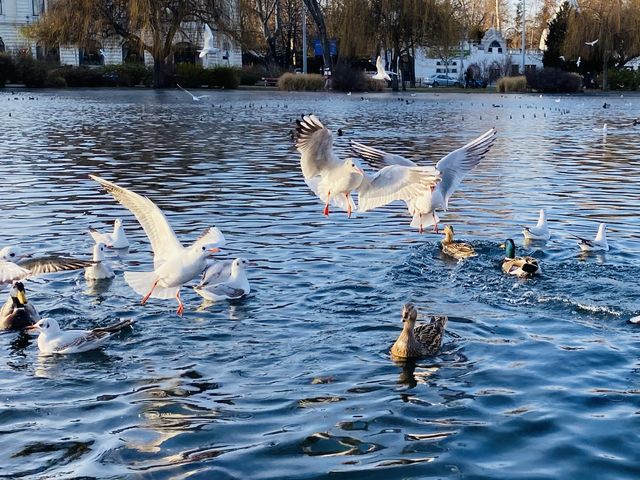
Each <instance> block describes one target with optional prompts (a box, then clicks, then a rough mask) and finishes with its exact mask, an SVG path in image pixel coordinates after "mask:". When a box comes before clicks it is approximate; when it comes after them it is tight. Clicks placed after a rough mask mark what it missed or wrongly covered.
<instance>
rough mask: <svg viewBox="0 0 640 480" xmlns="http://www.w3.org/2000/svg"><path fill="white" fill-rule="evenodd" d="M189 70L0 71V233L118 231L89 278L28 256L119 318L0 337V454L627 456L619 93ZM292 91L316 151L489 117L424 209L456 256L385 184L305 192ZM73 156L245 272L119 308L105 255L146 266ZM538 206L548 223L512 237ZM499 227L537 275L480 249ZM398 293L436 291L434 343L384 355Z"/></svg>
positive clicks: (348, 462)
mask: <svg viewBox="0 0 640 480" xmlns="http://www.w3.org/2000/svg"><path fill="white" fill-rule="evenodd" d="M208 93H211V97H210V98H207V99H206V102H202V103H190V102H188V101H187V99H186V98H185V96H184V94H180V93H179V92H174V91H158V92H155V91H149V90H95V91H94V90H91V91H89V90H86V91H71V90H70V91H49V92H37V93H35V94H31V93H22V92H19V93H18V94H16V95H10V94H9V92H6V91H5V92H4V93H0V118H2V140H1V141H0V154H1V156H2V158H3V162H2V164H3V167H2V172H3V177H2V179H3V181H2V182H1V183H0V193H1V198H2V202H0V221H1V222H2V227H3V228H2V232H1V234H0V246H1V245H5V244H18V243H19V244H20V245H22V246H23V248H24V249H26V250H29V251H33V252H40V253H54V252H63V253H70V254H73V255H76V256H88V255H90V251H91V247H92V244H91V239H90V237H89V235H88V234H87V229H88V228H89V227H90V226H94V227H96V228H99V229H107V228H109V226H110V224H111V223H112V221H113V220H114V219H115V218H117V217H122V218H123V219H124V225H125V228H126V230H127V232H128V235H129V238H130V239H131V240H132V241H133V244H132V247H131V249H130V250H129V252H128V253H127V254H121V255H119V256H118V255H115V254H112V255H111V257H112V261H113V264H114V267H115V269H116V271H117V273H118V276H117V277H116V279H115V280H114V281H113V282H112V283H111V284H110V285H106V286H103V287H102V288H100V289H97V290H96V289H92V288H89V287H88V286H87V284H86V283H85V280H84V278H83V276H82V275H81V274H66V275H61V276H55V277H49V278H44V279H43V278H40V279H37V280H34V281H30V282H29V283H28V293H29V295H30V299H31V301H32V302H33V303H34V304H35V305H36V306H37V307H38V308H39V310H40V312H41V314H44V315H47V316H51V317H53V318H56V319H58V320H59V321H60V323H61V324H62V325H63V327H64V328H92V327H95V326H98V325H103V324H105V323H109V322H113V321H115V320H116V319H117V318H135V319H136V320H137V326H136V327H135V329H134V330H133V331H131V332H124V333H122V334H121V335H119V336H118V337H116V338H114V339H112V341H111V342H110V343H109V344H108V345H107V346H106V348H104V349H103V350H100V351H96V352H92V353H87V354H81V355H75V356H67V357H58V356H56V357H49V356H38V353H37V345H36V344H35V339H31V338H28V337H24V336H20V335H18V334H16V333H5V334H2V335H0V349H1V351H2V353H1V355H2V361H1V362H0V365H1V366H0V392H1V400H0V432H1V435H0V454H1V457H2V462H1V464H0V476H3V477H5V478H19V477H28V478H75V477H82V478H87V477H97V478H167V479H169V478H171V479H187V478H188V479H195V478H197V479H209V478H215V479H225V478H237V479H241V478H321V477H325V476H329V475H330V476H331V477H332V478H345V479H346V478H349V479H355V478H363V479H372V478H381V479H387V478H443V477H448V478H512V479H515V478H527V479H529V478H580V477H581V478H638V476H640V467H639V466H638V451H640V440H639V438H638V435H637V430H638V427H639V426H640V423H639V421H638V413H639V412H640V395H639V394H640V379H639V367H640V365H639V362H638V359H637V352H638V347H639V345H638V343H639V339H640V335H639V333H638V332H639V330H638V329H637V328H634V326H633V325H630V324H628V323H627V320H628V318H629V317H630V316H633V315H637V314H638V313H640V311H639V310H640V298H639V296H640V294H639V291H638V281H637V279H638V273H637V272H638V267H639V265H640V244H639V241H640V222H639V220H638V217H639V215H640V201H639V197H638V195H639V194H638V175H639V174H640V155H639V148H638V133H639V131H640V130H639V128H640V127H633V126H631V125H630V124H631V121H632V119H633V118H635V116H637V115H638V112H639V111H640V97H637V96H635V97H634V96H631V95H625V97H624V98H618V96H611V97H607V98H606V100H607V102H609V103H611V105H612V106H611V108H610V109H603V108H602V103H603V101H604V99H603V97H595V98H594V97H553V96H548V97H547V96H545V97H542V98H539V97H538V96H510V97H508V98H502V97H500V96H499V95H483V94H475V95H445V94H441V95H437V94H418V95H417V96H416V97H409V96H408V95H405V96H404V97H403V96H402V95H398V96H395V95H392V94H380V95H375V96H373V95H371V96H368V98H367V99H366V101H363V100H361V99H360V96H359V95H356V94H354V95H352V96H350V97H347V96H346V95H339V94H331V95H327V94H286V93H280V92H266V93H262V92H213V93H212V92H208ZM29 95H35V96H36V97H37V100H28V96H29ZM400 97H403V100H399V99H398V98H400ZM557 98H559V99H560V101H556V99H557ZM309 112H315V113H316V114H317V115H318V116H320V118H321V119H322V120H323V121H324V122H325V124H326V125H327V126H328V127H329V128H332V129H333V130H334V131H335V130H336V129H337V128H339V127H341V128H343V130H344V131H345V132H346V133H345V136H343V137H337V138H336V141H335V143H336V149H337V150H338V151H343V152H345V153H346V148H347V146H348V142H349V140H350V139H355V140H358V141H362V142H365V143H366V142H369V143H371V144H374V145H377V146H380V147H383V148H386V149H387V150H390V151H394V152H398V153H403V154H407V155H415V156H417V157H418V158H420V157H421V156H422V157H423V158H424V159H425V161H427V162H435V161H437V159H439V158H440V157H441V156H442V155H443V154H445V153H446V152H448V151H449V150H451V149H454V148H457V147H459V146H461V145H463V144H464V143H466V142H468V141H469V140H471V139H472V138H474V137H475V136H477V135H479V134H480V133H482V132H484V131H486V130H487V129H488V128H490V127H492V126H496V127H497V128H498V131H499V133H498V140H497V142H496V145H495V146H494V148H493V150H492V151H491V152H490V154H489V155H488V156H487V158H486V159H485V160H484V161H483V162H482V163H481V164H480V165H479V167H478V168H477V169H476V170H475V171H474V172H473V174H472V175H471V176H470V177H469V178H467V180H465V182H464V183H463V184H462V186H461V188H460V189H459V191H458V192H457V193H456V195H455V196H454V197H453V200H452V202H451V208H450V211H449V212H448V213H447V214H446V215H445V216H444V217H443V218H444V220H445V221H446V222H448V223H449V222H450V223H452V224H453V225H455V228H456V232H457V235H458V237H461V238H464V239H467V240H470V241H472V242H473V244H474V245H475V247H476V248H477V250H478V251H479V253H480V256H479V257H477V258H475V259H472V260H470V261H468V262H465V263H456V262H452V261H449V260H447V259H445V258H443V257H442V255H441V254H440V253H439V250H438V247H437V245H438V241H439V238H440V237H439V236H437V235H434V234H431V233H428V234H423V235H419V234H418V233H417V232H415V231H412V230H411V229H410V228H409V225H408V224H409V217H408V215H407V213H406V210H405V208H404V206H403V205H400V204H398V205H393V206H390V207H387V208H384V209H380V210H379V211H375V212H371V213H368V214H366V215H357V216H356V217H355V218H352V219H350V220H348V219H347V218H346V215H345V214H342V213H338V212H335V213H334V214H332V215H331V216H330V217H329V218H328V219H325V218H323V216H322V214H321V213H322V205H321V204H320V203H319V202H318V201H317V200H316V199H315V198H314V197H313V196H312V194H311V193H310V192H309V191H308V189H307V188H306V186H305V184H304V182H303V180H302V176H301V174H300V171H299V156H298V155H297V153H296V152H295V150H294V148H293V143H292V141H291V140H290V138H289V131H290V130H291V129H292V128H293V124H294V119H295V118H296V117H297V116H298V115H300V114H301V113H309ZM9 114H10V116H9ZM605 122H607V123H608V124H609V127H610V129H609V132H608V134H607V135H606V136H604V135H603V134H602V133H601V132H596V131H594V129H596V128H599V127H601V126H602V124H603V123H605ZM89 173H95V174H99V175H101V176H103V177H105V178H107V179H109V180H113V181H115V182H117V183H119V184H121V185H122V186H125V187H128V188H131V189H133V190H135V191H137V192H140V193H144V194H145V195H148V196H149V197H150V198H151V199H153V200H154V201H155V202H156V203H157V204H158V205H159V206H160V207H161V208H162V209H163V210H164V211H165V212H166V214H167V217H168V218H169V221H170V222H171V224H172V225H173V227H174V229H175V230H176V232H177V234H178V236H179V237H180V238H181V239H182V240H183V241H185V242H190V241H192V240H194V239H195V238H197V236H198V235H199V234H200V233H201V231H203V230H204V228H205V227H207V226H210V225H216V226H218V227H220V228H221V229H222V231H223V232H224V234H225V236H226V237H227V241H228V245H227V248H225V250H224V252H223V253H222V255H221V257H223V258H233V257H235V256H240V255H242V256H244V257H246V258H248V259H249V260H251V261H252V262H254V263H255V264H256V266H255V267H254V268H252V269H251V270H250V274H249V278H250V281H251V284H252V292H251V294H250V295H249V296H248V297H247V298H245V299H243V300H242V301H236V302H231V303H228V302H221V303H217V304H214V305H207V304H203V302H202V299H201V298H200V297H199V296H198V295H197V294H196V293H195V292H193V290H192V289H191V288H183V290H182V294H183V299H184V300H185V303H186V307H187V308H186V312H185V316H184V317H183V318H178V317H177V316H176V315H175V313H174V310H175V304H174V302H173V301H162V300H151V301H150V302H149V303H148V304H147V305H145V306H144V307H143V306H140V304H139V303H140V299H139V298H138V296H137V295H135V294H134V293H133V292H132V291H131V290H130V289H129V287H128V286H127V285H126V283H125V282H124V280H123V278H122V275H121V273H122V272H123V271H124V270H125V269H132V270H143V269H148V268H149V266H150V263H151V256H150V254H149V245H148V243H147V240H146V237H145V235H144V233H143V231H142V229H141V228H140V226H139V225H138V223H137V222H136V220H135V218H134V217H133V216H132V215H131V214H130V213H129V212H128V211H126V210H124V209H123V208H122V207H120V205H119V204H117V203H116V202H115V201H114V200H113V198H111V197H110V196H109V195H108V194H106V193H105V192H104V191H102V190H101V189H100V188H99V187H98V185H97V184H95V183H94V182H93V181H91V180H90V179H89V178H88V174H89ZM541 207H545V208H546V209H547V213H548V216H549V218H550V228H551V229H552V239H551V241H549V242H547V244H534V245H523V244H522V236H521V234H520V229H521V226H522V225H530V224H534V223H535V221H536V219H537V214H538V210H539V208H541ZM601 221H602V222H606V223H607V224H608V233H609V242H610V244H611V251H610V252H608V253H606V254H602V255H591V256H586V257H584V256H580V255H579V252H578V249H577V246H576V245H575V243H574V241H572V240H570V239H568V238H567V235H568V234H569V233H576V234H579V235H583V236H593V235H595V232H596V230H597V226H598V222H601ZM508 237H513V238H514V239H516V242H517V244H518V246H519V248H520V251H521V252H526V253H528V254H532V255H534V256H536V257H538V258H539V259H540V260H541V262H542V271H543V273H544V274H543V275H542V276H540V277H538V278H535V279H531V280H527V281H522V280H517V279H513V278H506V277H505V276H504V275H503V274H502V273H501V271H500V268H499V264H500V258H501V250H500V249H498V248H497V245H498V243H499V242H501V241H503V240H504V239H505V238H508ZM3 295H6V289H5V291H4V293H3ZM409 300H410V301H413V302H415V303H416V304H417V305H418V306H419V308H420V309H421V311H423V312H425V313H434V314H444V315H449V317H450V322H449V325H448V334H447V336H446V337H445V342H444V346H443V351H442V353H441V354H440V355H438V356H437V357H434V358H429V359H424V360H419V361H417V362H411V363H406V364H403V363H395V362H394V361H392V360H391V359H390V357H389V353H388V352H389V347H390V346H391V344H392V343H393V341H394V339H395V337H396V336H397V335H398V333H399V332H400V330H401V325H402V324H401V322H400V309H401V307H402V304H403V303H404V302H405V301H409Z"/></svg>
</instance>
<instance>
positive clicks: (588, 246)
mask: <svg viewBox="0 0 640 480" xmlns="http://www.w3.org/2000/svg"><path fill="white" fill-rule="evenodd" d="M571 237H573V238H575V239H576V240H578V246H579V247H580V250H582V251H583V252H598V251H600V252H607V251H609V243H608V242H607V224H606V223H601V224H600V225H599V226H598V233H597V234H596V238H594V239H593V240H589V239H586V238H582V237H578V236H577V235H571Z"/></svg>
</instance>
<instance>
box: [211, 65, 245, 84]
mask: <svg viewBox="0 0 640 480" xmlns="http://www.w3.org/2000/svg"><path fill="white" fill-rule="evenodd" d="M205 72H206V74H205V79H206V84H207V85H208V86H209V88H212V87H217V88H227V89H234V88H238V85H240V72H239V69H237V68H234V67H213V68H207V69H205Z"/></svg>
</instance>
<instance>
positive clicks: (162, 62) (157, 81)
mask: <svg viewBox="0 0 640 480" xmlns="http://www.w3.org/2000/svg"><path fill="white" fill-rule="evenodd" d="M168 86H169V85H167V60H166V58H164V57H162V58H154V59H153V88H165V87H168Z"/></svg>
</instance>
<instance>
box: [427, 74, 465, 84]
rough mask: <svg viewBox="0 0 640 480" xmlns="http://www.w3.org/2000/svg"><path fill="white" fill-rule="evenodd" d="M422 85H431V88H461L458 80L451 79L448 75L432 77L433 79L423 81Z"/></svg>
mask: <svg viewBox="0 0 640 480" xmlns="http://www.w3.org/2000/svg"><path fill="white" fill-rule="evenodd" d="M424 83H425V84H427V85H431V86H432V87H439V86H441V85H442V86H445V87H449V86H454V87H460V86H462V83H461V82H460V80H458V79H457V78H454V77H451V76H449V75H445V74H444V73H438V74H437V75H434V76H433V77H427V78H425V80H424Z"/></svg>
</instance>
